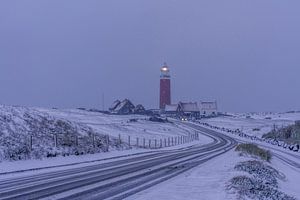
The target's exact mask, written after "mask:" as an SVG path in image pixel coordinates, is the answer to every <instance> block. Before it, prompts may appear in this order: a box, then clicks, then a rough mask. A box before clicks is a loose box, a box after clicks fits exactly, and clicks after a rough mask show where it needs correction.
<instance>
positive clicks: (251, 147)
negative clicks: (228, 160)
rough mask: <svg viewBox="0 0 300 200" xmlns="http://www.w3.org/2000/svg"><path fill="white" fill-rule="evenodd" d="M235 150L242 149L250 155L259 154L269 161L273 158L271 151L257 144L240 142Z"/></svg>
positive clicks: (241, 150)
mask: <svg viewBox="0 0 300 200" xmlns="http://www.w3.org/2000/svg"><path fill="white" fill-rule="evenodd" d="M235 150H236V151H240V152H241V153H246V154H249V155H253V156H257V157H259V158H261V159H262V160H266V161H268V162H270V160H271V158H272V155H271V153H270V151H267V150H265V149H262V148H259V147H258V146H257V145H255V144H239V145H238V146H237V147H236V149H235Z"/></svg>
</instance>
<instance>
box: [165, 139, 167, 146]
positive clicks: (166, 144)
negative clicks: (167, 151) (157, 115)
mask: <svg viewBox="0 0 300 200" xmlns="http://www.w3.org/2000/svg"><path fill="white" fill-rule="evenodd" d="M164 140H165V147H167V139H166V138H165V139H164Z"/></svg>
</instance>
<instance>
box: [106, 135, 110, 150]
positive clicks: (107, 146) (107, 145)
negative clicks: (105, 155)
mask: <svg viewBox="0 0 300 200" xmlns="http://www.w3.org/2000/svg"><path fill="white" fill-rule="evenodd" d="M106 151H107V152H108V151H109V135H106Z"/></svg>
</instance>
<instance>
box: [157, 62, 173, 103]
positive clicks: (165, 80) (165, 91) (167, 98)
mask: <svg viewBox="0 0 300 200" xmlns="http://www.w3.org/2000/svg"><path fill="white" fill-rule="evenodd" d="M160 71H161V75H160V99H159V108H160V109H165V107H166V105H170V104H171V76H170V70H169V67H168V66H167V64H166V63H165V64H164V66H162V68H161V69H160Z"/></svg>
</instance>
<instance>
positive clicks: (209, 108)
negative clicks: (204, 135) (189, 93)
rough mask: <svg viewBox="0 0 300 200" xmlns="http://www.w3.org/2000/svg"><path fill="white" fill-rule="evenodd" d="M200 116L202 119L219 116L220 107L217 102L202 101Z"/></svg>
mask: <svg viewBox="0 0 300 200" xmlns="http://www.w3.org/2000/svg"><path fill="white" fill-rule="evenodd" d="M199 107H200V115H201V116H202V117H213V116H217V115H218V105H217V102H216V101H211V102H209V101H201V102H200V106H199Z"/></svg>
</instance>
